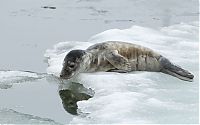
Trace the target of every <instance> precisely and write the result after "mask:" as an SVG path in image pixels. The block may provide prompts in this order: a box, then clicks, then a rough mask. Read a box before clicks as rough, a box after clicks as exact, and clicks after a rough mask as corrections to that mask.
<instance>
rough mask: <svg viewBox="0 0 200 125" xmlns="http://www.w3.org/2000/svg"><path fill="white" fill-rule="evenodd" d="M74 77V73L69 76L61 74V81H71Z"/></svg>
mask: <svg viewBox="0 0 200 125" xmlns="http://www.w3.org/2000/svg"><path fill="white" fill-rule="evenodd" d="M73 76H74V73H72V74H71V75H69V76H67V75H62V74H60V78H61V79H71V78H72V77H73Z"/></svg>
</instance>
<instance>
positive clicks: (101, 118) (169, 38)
mask: <svg viewBox="0 0 200 125" xmlns="http://www.w3.org/2000/svg"><path fill="white" fill-rule="evenodd" d="M198 27H199V24H198V22H191V23H187V24H186V23H181V24H177V25H172V26H169V27H164V28H161V29H157V30H155V29H150V28H145V27H140V26H132V27H131V28H129V29H123V30H121V29H111V30H107V31H104V32H102V33H99V34H97V35H95V36H93V37H91V38H90V39H89V40H88V42H62V43H58V44H56V45H55V46H54V47H53V48H52V49H49V50H47V51H46V54H45V57H46V58H47V59H48V64H49V67H48V68H47V72H48V73H49V74H54V75H59V73H60V70H61V68H62V61H63V59H64V57H65V55H66V54H67V53H68V52H69V51H70V50H72V49H86V48H87V47H88V46H90V45H92V44H94V43H97V42H103V41H108V40H117V41H126V42H132V43H136V44H140V45H143V46H146V47H149V48H151V49H153V50H155V51H157V52H159V53H161V54H162V55H163V56H165V57H167V58H169V59H170V60H171V61H172V62H174V63H176V64H178V65H180V66H181V67H183V68H184V69H187V70H189V71H191V72H192V73H193V74H194V76H195V77H194V81H193V82H185V81H181V80H179V79H177V78H175V77H172V76H169V75H166V74H163V73H155V72H132V73H129V74H120V73H104V72H98V73H82V74H80V75H79V76H78V78H77V79H74V80H75V81H78V82H80V83H82V84H83V85H84V86H86V87H88V88H92V89H93V90H94V91H95V95H94V97H93V98H91V99H89V100H87V101H80V102H78V107H79V109H80V110H81V111H82V112H84V113H88V115H86V116H82V115H80V116H77V117H75V118H73V120H72V121H71V123H72V124H74V123H85V124H88V123H92V124H94V123H108V124H109V123H133V124H134V123H158V124H161V123H180V124H181V123H198V118H199V117H198V105H199V104H198V85H199V83H198V81H199V69H198V56H199V51H198V46H199V43H198Z"/></svg>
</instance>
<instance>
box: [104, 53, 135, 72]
mask: <svg viewBox="0 0 200 125" xmlns="http://www.w3.org/2000/svg"><path fill="white" fill-rule="evenodd" d="M105 58H106V59H107V60H108V61H109V62H110V63H111V64H112V65H113V66H114V67H115V68H116V69H117V70H121V71H123V72H130V71H131V66H130V63H129V62H128V59H126V58H125V57H123V56H122V55H120V54H119V53H118V51H117V50H113V51H108V52H106V53H105Z"/></svg>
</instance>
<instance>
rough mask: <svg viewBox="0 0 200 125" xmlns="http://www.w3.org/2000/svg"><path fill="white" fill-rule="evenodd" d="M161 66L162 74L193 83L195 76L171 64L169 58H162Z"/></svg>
mask: <svg viewBox="0 0 200 125" xmlns="http://www.w3.org/2000/svg"><path fill="white" fill-rule="evenodd" d="M159 61H160V64H161V66H162V69H161V72H163V73H166V74H169V75H172V76H175V77H177V78H179V79H181V80H185V81H190V82H192V81H193V78H194V75H193V74H191V73H190V72H189V71H187V70H184V69H182V68H181V67H180V66H177V65H175V64H173V63H171V62H170V61H169V60H168V59H167V58H165V57H160V59H159Z"/></svg>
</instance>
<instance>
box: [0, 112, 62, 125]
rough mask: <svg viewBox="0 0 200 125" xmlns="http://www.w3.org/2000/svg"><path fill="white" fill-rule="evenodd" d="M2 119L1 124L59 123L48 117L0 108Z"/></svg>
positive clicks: (0, 117) (0, 119)
mask: <svg viewBox="0 0 200 125" xmlns="http://www.w3.org/2000/svg"><path fill="white" fill-rule="evenodd" d="M0 121H1V124H13V123H15V124H24V123H26V124H51V125H52V124H53V125H56V124H59V123H56V122H55V121H53V120H51V119H48V118H40V117H38V116H33V115H29V114H23V113H20V112H17V111H14V110H12V109H0Z"/></svg>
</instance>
